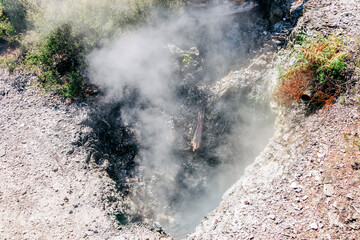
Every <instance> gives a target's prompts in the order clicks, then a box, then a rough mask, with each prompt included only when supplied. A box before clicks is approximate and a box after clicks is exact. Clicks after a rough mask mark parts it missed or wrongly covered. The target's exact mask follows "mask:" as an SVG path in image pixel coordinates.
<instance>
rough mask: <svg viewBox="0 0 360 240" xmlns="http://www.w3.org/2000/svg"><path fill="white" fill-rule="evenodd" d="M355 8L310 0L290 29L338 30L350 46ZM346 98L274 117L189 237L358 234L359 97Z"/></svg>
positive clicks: (356, 25)
mask: <svg viewBox="0 0 360 240" xmlns="http://www.w3.org/2000/svg"><path fill="white" fill-rule="evenodd" d="M358 12H359V1H355V0H354V1H341V0H339V1H331V2H328V1H311V0H310V1H308V2H307V3H306V4H305V5H304V16H303V17H302V18H301V19H300V20H299V23H298V25H297V27H296V28H295V31H294V32H295V33H296V32H301V31H304V32H306V31H308V30H316V31H320V32H322V33H323V34H330V33H336V32H339V31H342V32H343V34H344V35H345V36H346V37H348V40H349V44H348V45H349V47H350V48H351V51H353V50H354V45H351V43H353V42H354V41H353V39H356V37H358V32H357V31H358V29H360V19H359V14H358ZM356 35H357V36H356ZM353 77H354V78H355V79H354V80H355V81H357V80H358V77H357V76H353ZM355 89H357V88H356V87H355ZM356 93H357V90H355V95H356ZM345 99H346V100H345V102H342V101H340V102H341V103H340V102H338V103H336V104H334V105H333V106H331V108H330V109H324V110H321V111H319V112H317V113H316V114H313V115H311V116H305V115H304V114H302V111H301V110H299V111H296V110H295V109H293V110H291V111H292V112H291V113H290V114H289V113H287V114H285V115H286V116H285V117H284V116H283V117H280V118H279V119H278V120H280V121H279V122H278V125H277V132H276V133H275V136H274V137H273V138H272V139H271V140H270V143H269V145H268V146H267V147H266V149H265V150H264V151H263V153H262V154H261V155H260V156H259V157H258V158H257V159H256V160H255V163H254V164H253V165H251V166H249V167H248V168H247V170H246V173H245V175H244V176H243V177H242V178H241V179H240V180H239V181H238V182H237V183H236V184H235V185H234V186H233V187H232V188H231V189H229V190H228V191H227V193H226V194H225V195H224V196H223V201H222V202H221V204H220V205H219V207H218V208H217V209H216V210H215V211H213V212H212V213H210V214H209V215H208V216H207V217H205V218H204V220H203V221H202V222H201V224H200V225H199V226H198V227H197V229H196V230H195V232H194V233H192V234H191V235H190V237H189V239H359V237H360V231H359V229H360V202H359V200H358V196H359V194H360V191H359V171H358V170H359V169H360V168H359V154H360V151H359V150H360V148H359V136H358V132H359V130H360V128H359V126H360V125H359V123H360V118H359V102H358V100H356V101H353V100H350V99H351V97H348V98H345Z"/></svg>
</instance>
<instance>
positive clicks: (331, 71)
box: [274, 36, 349, 110]
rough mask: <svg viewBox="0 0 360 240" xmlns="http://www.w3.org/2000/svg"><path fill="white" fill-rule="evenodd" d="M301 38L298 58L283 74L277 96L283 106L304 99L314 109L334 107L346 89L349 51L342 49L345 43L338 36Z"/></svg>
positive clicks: (276, 92)
mask: <svg viewBox="0 0 360 240" xmlns="http://www.w3.org/2000/svg"><path fill="white" fill-rule="evenodd" d="M299 39H300V40H299V41H298V43H301V46H300V48H299V49H298V50H297V56H296V58H297V61H296V62H295V64H294V65H292V66H290V67H289V68H288V69H287V70H286V71H285V73H283V74H282V76H281V79H280V80H281V84H280V85H279V87H278V89H277V90H276V91H275V94H274V96H275V98H276V99H277V100H278V101H279V102H280V103H281V104H283V105H291V104H292V103H294V102H297V101H299V100H300V99H303V100H305V101H306V102H308V107H309V109H310V110H314V109H317V108H319V107H322V106H324V105H325V106H330V104H331V103H332V102H333V100H334V99H335V98H337V97H338V96H339V94H340V93H341V92H343V91H344V90H345V86H346V83H347V76H346V73H347V69H346V67H347V66H346V62H345V60H346V58H347V57H348V56H349V53H347V52H344V51H342V50H341V49H342V47H343V42H342V40H341V39H339V38H337V37H334V36H329V37H328V38H324V37H322V36H318V39H309V38H307V37H304V36H301V37H300V38H299Z"/></svg>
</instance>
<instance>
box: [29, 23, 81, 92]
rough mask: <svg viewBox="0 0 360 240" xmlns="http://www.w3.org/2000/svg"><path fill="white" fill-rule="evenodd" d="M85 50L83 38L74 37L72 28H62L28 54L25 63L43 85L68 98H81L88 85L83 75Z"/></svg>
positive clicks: (65, 25) (63, 26) (62, 26)
mask: <svg viewBox="0 0 360 240" xmlns="http://www.w3.org/2000/svg"><path fill="white" fill-rule="evenodd" d="M84 59H85V49H84V46H83V43H82V40H81V37H78V36H74V34H73V33H72V28H71V26H70V25H68V24H64V25H61V26H59V27H57V28H56V29H55V30H53V31H52V32H51V33H50V34H49V35H48V36H46V37H45V39H43V41H42V44H40V45H39V46H37V47H35V48H34V49H33V50H32V51H30V52H29V53H27V55H26V57H25V63H26V65H27V66H29V67H30V68H31V69H32V70H34V71H37V74H38V76H39V82H40V84H41V85H42V86H43V87H44V88H45V89H48V90H54V91H55V92H56V93H58V94H61V95H64V96H66V97H70V98H73V97H81V96H83V95H84V93H85V92H84V90H85V85H84V78H83V76H82V75H81V72H82V70H83V68H84V67H85V65H84V62H85V61H84Z"/></svg>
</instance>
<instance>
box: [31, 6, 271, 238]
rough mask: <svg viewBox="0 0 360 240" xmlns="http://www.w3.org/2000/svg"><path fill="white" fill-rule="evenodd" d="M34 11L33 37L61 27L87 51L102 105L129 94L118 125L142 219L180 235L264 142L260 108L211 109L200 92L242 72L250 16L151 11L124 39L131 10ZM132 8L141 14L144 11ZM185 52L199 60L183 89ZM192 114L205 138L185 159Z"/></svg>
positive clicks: (239, 98) (265, 125)
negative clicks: (130, 142)
mask: <svg viewBox="0 0 360 240" xmlns="http://www.w3.org/2000/svg"><path fill="white" fill-rule="evenodd" d="M38 2H39V3H40V5H41V8H42V14H40V15H34V16H32V18H33V22H34V24H35V26H36V29H37V30H38V31H40V32H43V33H47V32H49V31H51V30H52V29H54V28H56V27H57V26H60V25H61V24H63V23H70V24H71V25H72V26H73V29H74V31H77V32H78V33H81V34H84V35H85V36H86V41H87V43H88V44H89V45H95V46H97V49H96V50H94V51H92V53H91V54H89V56H88V62H89V69H88V71H89V76H90V79H91V81H93V82H94V83H95V84H97V85H98V86H100V87H101V88H103V89H104V90H105V92H106V93H107V96H106V99H105V100H104V101H107V102H117V101H122V102H126V101H127V99H129V101H130V99H131V101H133V95H134V94H136V96H137V98H136V101H133V102H132V104H129V106H125V105H124V106H122V108H121V120H122V121H123V122H124V124H125V125H129V126H132V127H133V128H134V131H135V132H136V133H137V138H138V142H139V144H140V146H139V153H138V157H137V161H138V164H139V173H138V174H139V175H140V177H141V179H142V182H143V183H144V184H145V186H144V187H142V189H143V190H142V191H143V192H145V193H144V195H143V196H142V198H143V199H142V200H143V203H142V204H143V205H146V206H145V207H144V209H143V211H144V212H143V215H146V217H149V216H150V217H151V218H152V220H153V221H159V222H160V223H161V224H162V225H163V226H164V228H165V230H166V231H168V232H170V233H172V234H175V235H180V236H182V235H184V234H186V233H188V232H190V231H191V230H192V229H193V228H194V227H195V226H196V224H197V223H199V222H200V220H201V218H202V217H204V216H205V214H206V213H207V212H209V211H211V210H212V209H213V208H215V207H216V205H217V204H218V203H219V201H220V198H221V195H222V193H223V192H224V191H225V190H226V189H227V188H228V187H230V186H231V184H233V183H234V182H235V181H236V180H237V179H238V178H239V177H240V176H241V174H242V172H243V170H244V167H245V166H246V165H248V164H249V163H250V162H251V161H253V159H254V158H255V157H256V156H257V155H258V153H259V152H260V151H261V150H262V149H263V147H264V146H265V144H266V142H267V139H268V138H269V137H270V136H271V134H272V125H273V124H272V120H271V118H268V116H269V115H270V113H269V111H268V109H267V107H266V104H265V105H264V106H262V105H261V104H257V103H251V102H250V101H248V99H246V97H243V95H242V93H239V94H238V95H236V96H232V97H231V98H229V99H222V100H221V101H219V102H211V100H210V99H211V93H210V91H208V90H207V88H208V85H209V84H212V83H214V82H216V81H217V80H220V79H221V77H223V76H224V75H225V74H227V73H228V72H229V70H231V69H230V68H231V66H232V64H233V63H234V62H239V61H240V62H242V61H243V62H245V61H246V57H247V52H249V49H250V48H251V47H253V46H254V45H256V44H257V43H258V41H259V39H258V38H257V36H258V35H259V33H258V32H260V31H261V30H262V28H261V27H259V23H257V21H258V20H256V19H258V18H257V15H256V14H255V13H254V14H247V13H243V15H241V16H237V15H233V14H234V13H236V12H237V13H239V12H246V11H247V10H249V9H252V8H253V7H254V5H252V4H245V5H243V6H239V7H237V8H234V7H232V8H229V6H230V5H220V6H217V7H214V8H207V9H199V10H197V11H195V10H192V11H185V12H183V13H182V14H180V15H176V16H169V15H167V14H164V12H162V11H161V10H159V9H156V10H154V11H153V12H151V13H149V14H150V15H151V16H152V17H151V21H150V22H149V23H147V24H146V25H144V26H143V27H141V28H140V29H138V30H136V31H131V32H127V31H126V29H125V28H122V26H121V24H122V23H124V21H125V20H126V19H129V16H130V17H131V16H132V14H131V11H132V8H133V5H131V3H132V2H136V1H126V0H106V1H103V0H92V1H90V0H79V1H72V0H61V1H56V0H51V1H45V0H39V1H38ZM139 3H141V4H143V5H142V6H143V7H144V9H145V8H146V6H148V5H149V6H150V5H151V4H152V3H151V1H149V2H147V1H139ZM250 3H252V2H251V1H250ZM144 4H145V5H146V6H145V5H144ZM147 4H148V5H147ZM238 17H240V19H238ZM124 19H125V20H124ZM130 19H131V18H130ZM125 22H126V21H125ZM247 25H250V26H247ZM252 28H254V29H252ZM125 32H126V33H125ZM99 39H103V41H102V43H101V44H100V46H99V45H98V43H99ZM94 43H97V44H94ZM174 46H175V47H174ZM192 47H196V48H197V49H198V50H199V52H200V56H199V60H198V61H199V62H200V65H202V66H201V68H199V69H200V70H199V72H198V73H197V74H194V75H193V76H191V77H189V79H187V80H186V81H185V80H184V79H183V78H184V77H186V78H187V76H181V77H180V75H181V74H179V73H181V72H182V71H183V70H182V69H181V67H180V65H182V64H184V63H183V62H182V61H183V59H182V54H183V53H184V52H183V51H181V50H180V49H182V50H188V49H190V48H192ZM174 49H175V50H174ZM202 60H203V62H202ZM191 64H193V63H189V65H191ZM244 94H245V93H244ZM130 96H131V97H130ZM130 105H131V106H130ZM202 109H203V110H204V111H205V114H204V116H205V126H204V132H205V134H204V136H203V139H202V141H201V146H200V149H198V150H196V151H195V152H193V151H192V146H190V145H189V144H191V140H192V137H193V134H194V131H195V129H196V121H197V117H198V112H199V111H200V110H202ZM139 188H140V186H139ZM140 200H141V199H140Z"/></svg>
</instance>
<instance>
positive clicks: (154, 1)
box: [0, 0, 183, 98]
mask: <svg viewBox="0 0 360 240" xmlns="http://www.w3.org/2000/svg"><path fill="white" fill-rule="evenodd" d="M182 4H183V0H78V1H72V0H62V1H58V0H0V39H3V40H5V41H8V42H16V43H19V44H21V51H20V52H21V53H20V54H18V55H16V56H15V57H13V55H8V56H11V58H9V57H8V56H4V57H0V64H1V65H2V66H3V67H6V68H8V70H9V71H13V70H15V69H22V68H24V69H26V70H31V71H33V72H34V73H36V74H37V75H38V77H39V83H40V85H41V86H42V87H44V88H45V89H47V90H51V91H54V92H55V93H57V94H60V95H64V96H66V97H69V98H79V97H84V96H87V95H88V94H91V93H92V89H91V88H90V87H89V86H90V84H88V83H87V81H85V80H84V79H85V78H86V74H85V69H86V67H87V66H86V61H85V59H86V54H87V53H89V52H90V51H92V50H93V49H94V48H96V47H98V46H100V45H101V44H103V42H104V41H107V40H109V39H110V40H111V39H112V38H113V37H115V36H118V35H119V34H124V33H126V32H128V31H133V30H134V29H136V28H138V27H139V26H141V25H142V24H143V23H146V22H149V21H150V19H151V18H152V16H153V11H154V9H156V8H163V9H178V7H179V6H181V5H182Z"/></svg>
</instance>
